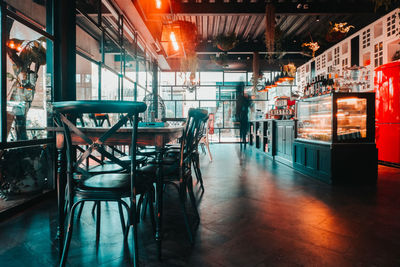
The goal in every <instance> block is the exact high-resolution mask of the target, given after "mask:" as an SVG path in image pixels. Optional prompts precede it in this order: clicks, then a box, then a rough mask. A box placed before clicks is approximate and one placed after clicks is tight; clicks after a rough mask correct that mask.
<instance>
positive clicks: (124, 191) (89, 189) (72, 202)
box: [53, 101, 154, 266]
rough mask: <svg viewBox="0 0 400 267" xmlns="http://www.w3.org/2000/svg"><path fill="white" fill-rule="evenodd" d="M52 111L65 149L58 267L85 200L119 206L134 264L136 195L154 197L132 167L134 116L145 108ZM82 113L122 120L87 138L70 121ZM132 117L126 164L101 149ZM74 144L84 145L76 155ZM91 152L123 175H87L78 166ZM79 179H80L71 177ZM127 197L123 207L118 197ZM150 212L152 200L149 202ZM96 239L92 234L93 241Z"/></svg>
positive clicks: (80, 106) (107, 104) (74, 104)
mask: <svg viewBox="0 0 400 267" xmlns="http://www.w3.org/2000/svg"><path fill="white" fill-rule="evenodd" d="M53 110H54V113H55V114H54V115H55V120H56V124H57V125H58V126H59V127H62V129H63V133H64V140H65V141H64V142H65V147H66V159H67V163H66V164H67V169H66V184H67V186H66V188H67V189H66V190H67V194H66V195H67V196H66V197H67V200H68V203H69V204H68V212H67V213H68V215H69V218H68V229H67V233H66V237H65V243H64V247H63V252H62V256H61V260H60V266H64V265H65V263H66V259H67V255H68V249H69V246H70V242H71V237H72V231H73V219H74V212H75V209H76V207H77V206H78V205H79V204H80V203H84V202H86V201H94V202H96V201H115V202H118V203H120V204H121V205H123V206H124V207H125V208H126V210H127V212H128V226H127V227H126V229H124V227H123V226H124V223H122V220H123V218H122V217H121V224H122V228H123V231H124V240H125V241H126V238H127V236H128V232H129V229H130V227H131V226H133V246H134V249H133V251H134V255H133V262H134V265H135V266H136V265H137V261H138V245H137V227H136V224H137V216H136V212H137V210H136V208H137V205H136V195H140V196H142V195H145V194H148V195H149V197H150V198H151V199H152V195H153V194H154V189H153V180H152V179H150V178H148V177H144V176H142V175H138V173H137V168H136V166H137V164H136V144H137V127H138V115H139V113H141V112H144V111H145V110H146V105H145V104H144V103H142V102H120V101H66V102H55V103H53ZM83 113H119V114H124V115H123V116H122V118H121V119H120V120H119V121H118V122H117V123H115V124H114V125H113V126H112V127H111V128H109V129H108V130H106V131H104V132H103V133H102V134H100V137H98V136H99V135H98V136H97V137H94V136H88V135H85V134H84V133H83V131H81V130H80V129H79V128H78V127H76V126H75V124H74V120H75V118H76V117H77V116H79V115H80V114H83ZM130 118H133V119H132V121H133V125H132V128H131V129H132V135H131V140H128V141H127V142H126V144H127V145H130V146H131V149H130V151H131V155H130V156H131V162H130V164H126V163H124V162H122V161H120V160H119V159H118V158H116V157H115V156H114V155H112V154H111V153H109V152H107V151H106V149H105V146H106V145H107V144H108V143H110V142H111V141H112V140H111V141H110V139H112V136H113V135H114V134H115V133H116V132H117V131H118V130H119V129H120V128H121V127H122V126H123V125H124V124H125V123H126V122H127V121H128V120H129V119H130ZM77 145H87V149H86V150H85V151H84V152H83V153H81V154H80V155H78V156H77V155H76V153H75V148H76V146H77ZM94 151H97V152H99V153H100V154H101V155H103V156H104V157H105V158H107V159H108V160H110V161H112V162H113V163H115V164H118V165H120V166H121V167H123V168H124V169H125V170H127V171H126V172H120V173H103V174H97V175H90V174H88V172H87V171H86V169H85V168H82V166H81V165H82V163H83V162H85V160H86V159H87V157H89V156H90V155H92V153H93V152H94ZM76 176H80V177H81V178H80V179H74V177H76ZM126 197H129V199H130V203H129V205H128V204H126V203H125V202H124V201H123V200H122V198H126ZM150 204H151V206H150V209H151V213H152V214H153V213H154V212H153V211H152V201H150ZM99 222H100V213H99V212H98V213H97V218H96V223H99ZM98 238H99V236H97V234H96V241H97V242H98Z"/></svg>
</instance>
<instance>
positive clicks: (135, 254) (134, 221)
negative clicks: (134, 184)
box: [130, 200, 139, 267]
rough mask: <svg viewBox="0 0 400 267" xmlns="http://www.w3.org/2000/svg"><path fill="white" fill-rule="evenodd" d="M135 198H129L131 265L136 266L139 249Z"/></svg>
mask: <svg viewBox="0 0 400 267" xmlns="http://www.w3.org/2000/svg"><path fill="white" fill-rule="evenodd" d="M135 206H136V200H133V201H132V200H131V210H130V213H131V218H130V220H131V222H132V227H133V229H132V231H133V232H132V239H133V266H134V267H136V266H138V257H139V251H138V241H137V218H136V207H135Z"/></svg>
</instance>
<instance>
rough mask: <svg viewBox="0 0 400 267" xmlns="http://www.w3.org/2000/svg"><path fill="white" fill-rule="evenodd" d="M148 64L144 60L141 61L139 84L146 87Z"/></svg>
mask: <svg viewBox="0 0 400 267" xmlns="http://www.w3.org/2000/svg"><path fill="white" fill-rule="evenodd" d="M146 76H147V75H146V65H145V63H144V62H143V61H140V62H139V80H138V84H140V85H141V86H143V87H146V80H147V79H146Z"/></svg>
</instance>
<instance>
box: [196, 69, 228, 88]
mask: <svg viewBox="0 0 400 267" xmlns="http://www.w3.org/2000/svg"><path fill="white" fill-rule="evenodd" d="M223 75H224V73H223V72H221V71H203V72H200V84H201V85H216V84H222V81H223Z"/></svg>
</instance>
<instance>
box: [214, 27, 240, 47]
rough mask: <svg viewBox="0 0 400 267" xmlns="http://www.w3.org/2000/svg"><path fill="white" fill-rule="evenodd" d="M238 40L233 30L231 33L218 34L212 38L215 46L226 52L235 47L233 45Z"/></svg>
mask: <svg viewBox="0 0 400 267" xmlns="http://www.w3.org/2000/svg"><path fill="white" fill-rule="evenodd" d="M238 42H239V41H238V39H237V37H236V34H235V33H234V32H232V33H231V34H228V35H225V34H219V35H217V37H215V39H214V45H215V46H216V47H218V49H220V50H222V51H224V52H227V51H229V50H232V49H233V48H235V46H236V45H237V43H238Z"/></svg>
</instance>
